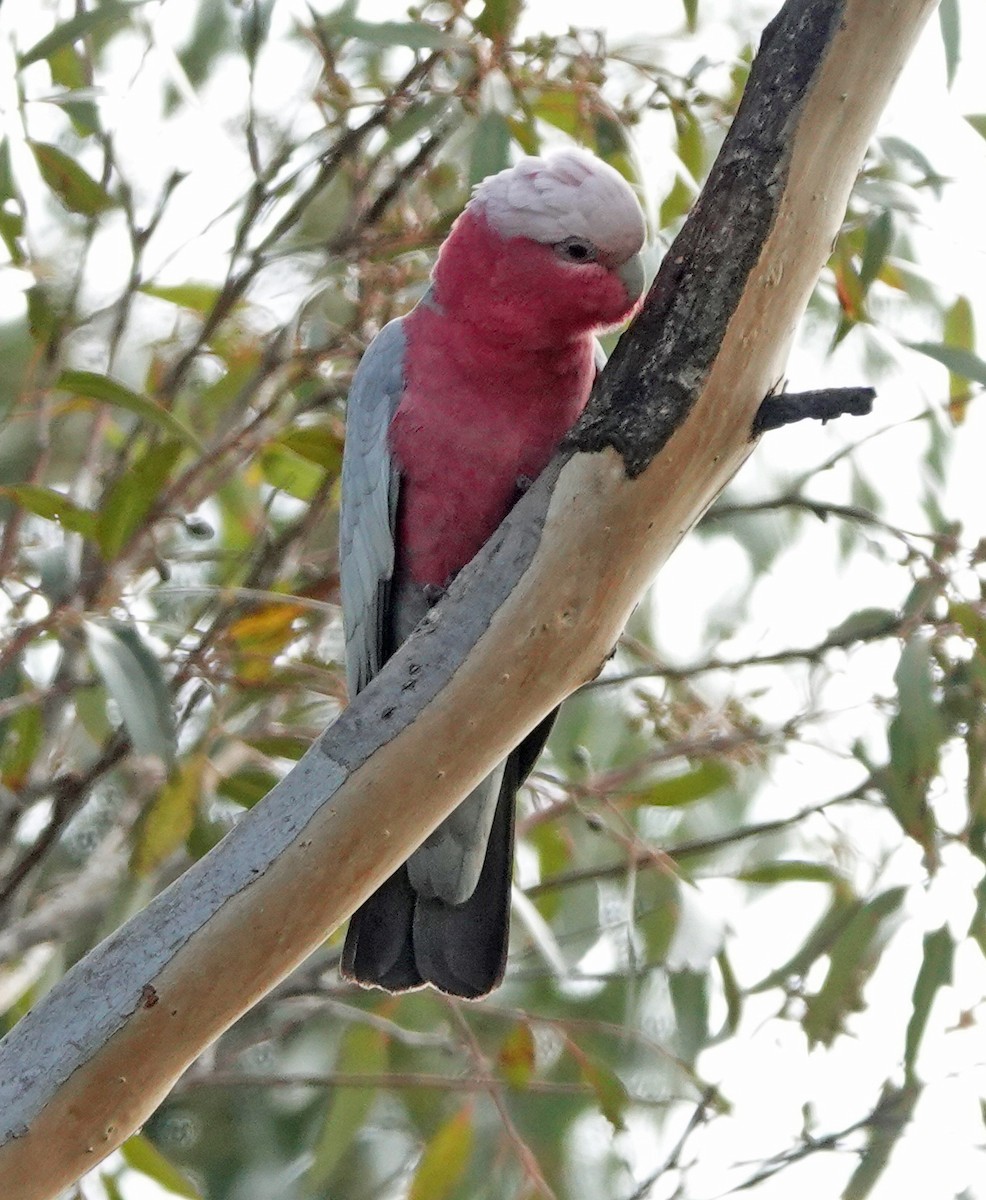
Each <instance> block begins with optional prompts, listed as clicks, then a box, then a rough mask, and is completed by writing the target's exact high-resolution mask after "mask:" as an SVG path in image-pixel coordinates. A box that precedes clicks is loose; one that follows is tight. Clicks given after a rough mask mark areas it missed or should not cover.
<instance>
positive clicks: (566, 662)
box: [0, 0, 935, 1200]
mask: <svg viewBox="0 0 986 1200" xmlns="http://www.w3.org/2000/svg"><path fill="white" fill-rule="evenodd" d="M934 7H935V4H934V0H899V2H896V3H895V2H894V0H845V2H844V3H841V2H838V0H789V3H788V4H786V5H785V7H784V9H783V10H782V12H781V14H780V15H779V17H778V18H777V19H776V20H775V21H774V22H772V24H771V26H770V27H769V28H768V30H767V32H766V33H765V36H764V46H763V52H762V53H761V55H760V56H759V57H758V59H757V62H756V63H755V65H754V68H753V71H752V73H751V79H750V84H749V86H748V89H747V94H746V97H745V98H744V102H743V106H742V108H741V111H740V113H739V115H738V116H737V119H736V121H735V123H734V126H733V130H732V131H731V134H730V137H729V138H728V139H727V142H726V144H725V145H724V147H723V151H722V154H721V155H720V158H719V159H718V160H717V164H716V168H715V170H714V172H713V175H712V177H711V178H710V181H709V184H708V186H707V188H706V190H705V192H704V193H703V197H702V199H701V201H700V202H699V204H698V205H697V206H696V210H695V212H694V213H693V214H692V216H691V218H690V219H689V222H688V223H687V225H686V228H685V230H684V231H683V233H682V235H681V236H680V237H679V238H678V239H677V240H676V242H675V244H674V246H673V247H672V248H671V250H670V252H669V254H668V256H667V258H666V260H665V263H664V265H663V266H662V269H661V273H660V275H659V277H658V280H657V282H656V284H655V287H654V289H653V290H652V293H651V296H650V298H649V300H648V305H647V308H646V309H645V312H644V313H643V314H642V316H641V318H640V319H639V320H638V321H637V322H636V323H635V326H634V328H633V330H632V331H631V332H630V334H628V335H627V337H626V338H624V340H623V341H622V342H621V344H620V347H619V348H618V350H617V352H616V354H615V355H614V359H613V362H612V364H611V366H610V367H609V368H608V369H607V371H606V372H605V373H604V376H603V377H602V379H601V381H600V387H599V388H598V389H597V394H595V395H594V397H593V400H592V402H591V405H590V409H589V411H588V413H587V416H586V418H585V419H584V420H583V421H582V422H580V425H579V427H578V428H577V429H576V431H575V432H574V433H573V435H572V437H571V438H570V439H569V443H568V445H567V446H566V448H565V450H564V451H563V452H562V453H560V454H559V456H558V457H557V458H556V460H555V461H554V462H553V463H552V465H551V466H550V467H549V468H548V470H547V472H546V473H545V475H544V476H543V477H542V478H541V479H539V480H538V482H537V483H536V484H535V486H534V487H533V488H532V489H531V491H530V492H529V493H528V495H527V496H526V497H525V498H524V500H523V501H522V502H521V504H520V505H518V507H517V508H516V509H515V510H514V511H513V513H511V515H510V517H509V518H508V519H507V521H506V522H505V523H504V525H503V526H502V527H501V529H500V530H499V531H498V533H497V534H496V535H495V536H494V538H493V539H492V541H491V542H490V544H489V545H488V546H487V547H486V549H485V550H484V552H483V553H482V554H481V555H480V556H479V558H478V559H477V560H476V562H475V563H474V564H472V565H471V566H470V567H469V568H467V570H466V571H464V572H463V573H462V575H461V576H460V577H459V579H458V580H457V581H456V584H455V586H454V587H453V589H452V590H451V592H450V594H449V596H448V597H447V598H446V600H444V601H443V602H442V604H441V605H440V606H439V607H438V608H437V609H435V610H434V612H433V614H432V616H431V617H430V618H429V619H428V621H427V622H426V623H425V624H424V626H423V627H422V628H421V629H420V630H419V631H418V632H417V633H416V634H415V635H414V636H413V637H412V638H411V639H410V640H409V641H408V642H407V643H406V644H405V646H404V647H402V649H401V651H400V653H399V654H398V655H397V656H396V657H395V658H394V659H393V660H392V661H391V662H390V663H389V664H388V666H387V667H386V669H385V670H384V671H383V672H382V673H381V674H380V675H379V676H378V677H377V678H376V679H375V680H373V682H372V683H371V685H370V686H369V687H368V688H367V689H366V690H365V691H364V692H363V693H361V694H360V696H359V697H358V698H357V699H356V701H355V702H354V703H353V705H352V706H351V707H350V708H349V709H347V710H346V712H345V713H344V714H343V715H342V716H341V717H340V719H339V720H338V721H337V722H336V723H335V724H334V725H333V726H332V727H331V728H330V729H329V730H328V731H327V732H326V733H325V735H324V736H323V737H322V738H321V739H319V741H318V742H317V743H316V744H315V745H314V746H313V747H312V749H311V750H310V751H309V752H308V754H306V755H305V757H304V758H303V759H302V760H301V762H299V763H298V764H297V766H296V767H295V768H294V769H293V770H292V771H291V772H290V774H289V775H288V776H286V777H285V779H284V780H283V781H282V782H281V783H280V784H279V785H278V786H277V787H276V788H275V789H274V790H273V792H271V794H270V795H269V796H268V797H267V798H266V799H265V800H264V802H263V803H262V804H260V805H258V806H257V807H256V808H254V809H253V810H252V811H251V812H249V813H247V814H246V815H245V816H244V817H243V819H242V821H241V822H240V823H239V825H238V826H237V827H236V829H235V830H234V831H233V832H232V833H231V834H230V835H229V836H228V837H227V838H226V839H225V840H224V841H223V842H222V843H221V844H220V845H219V846H218V847H216V849H215V850H214V851H213V852H212V853H211V854H209V855H208V856H207V857H206V858H205V859H203V860H202V861H201V862H199V863H198V864H196V865H195V866H194V867H193V868H192V869H190V870H189V871H188V872H187V873H186V874H185V875H184V876H183V877H182V878H181V879H180V880H178V881H177V882H176V883H175V884H173V885H172V886H171V887H170V888H169V889H168V890H167V891H165V892H164V893H162V894H161V895H160V896H159V897H157V898H156V899H155V900H154V901H153V902H152V903H151V904H150V905H148V907H147V908H146V909H145V910H144V911H143V912H141V913H140V914H138V916H136V917H135V918H134V919H133V920H131V921H130V922H128V923H127V925H125V926H124V927H123V928H122V929H120V930H119V931H118V932H117V933H116V934H114V935H113V936H112V937H111V938H109V939H108V940H107V941H105V942H104V943H102V944H101V945H100V946H98V947H97V948H96V949H95V950H94V951H93V952H92V953H91V954H90V955H89V956H88V957H87V958H86V959H84V960H83V961H82V962H81V963H79V964H78V965H77V966H76V967H75V968H73V970H72V971H71V972H69V974H68V975H66V977H65V978H64V979H63V980H62V981H61V982H60V983H59V984H58V986H57V987H56V988H54V989H53V991H52V992H51V993H50V994H49V995H48V996H46V997H45V998H44V1000H42V1001H41V1002H40V1003H39V1004H38V1005H37V1006H36V1008H35V1009H34V1010H32V1012H31V1013H29V1014H28V1015H27V1016H26V1017H24V1018H23V1020H22V1021H21V1022H20V1023H19V1024H18V1025H17V1026H16V1027H15V1028H14V1029H13V1030H12V1031H11V1033H10V1034H9V1035H8V1036H7V1038H6V1039H4V1041H3V1042H2V1043H0V1181H2V1192H3V1195H5V1196H11V1197H14V1196H16V1197H17V1200H49V1198H51V1197H54V1196H55V1195H56V1194H57V1192H58V1190H59V1189H60V1188H62V1187H65V1186H66V1185H68V1184H70V1183H72V1182H73V1181H74V1180H75V1179H77V1178H78V1177H79V1176H80V1175H81V1174H82V1173H83V1172H85V1171H86V1170H88V1169H89V1168H91V1167H92V1166H94V1165H95V1164H96V1163H97V1162H98V1161H99V1160H100V1158H102V1157H103V1156H104V1155H105V1154H107V1153H109V1151H110V1150H112V1149H113V1148H114V1147H115V1146H117V1145H119V1143H120V1142H121V1141H123V1140H124V1139H125V1138H126V1137H127V1136H128V1135H129V1134H130V1133H131V1132H132V1131H133V1130H134V1129H135V1128H137V1126H138V1125H139V1124H140V1123H141V1121H143V1120H144V1119H145V1118H146V1117H147V1116H148V1115H149V1114H150V1113H151V1112H152V1111H153V1110H154V1108H155V1107H156V1105H157V1104H158V1103H159V1102H160V1100H161V1099H162V1098H163V1097H164V1096H165V1095H166V1094H167V1092H168V1090H169V1088H170V1087H171V1085H172V1084H173V1082H174V1081H175V1079H176V1078H177V1077H178V1076H179V1075H180V1074H181V1072H182V1071H183V1070H184V1069H185V1067H186V1066H187V1065H188V1064H189V1063H190V1062H191V1061H192V1060H193V1059H194V1058H195V1057H196V1056H197V1055H198V1054H199V1053H200V1052H201V1051H202V1050H203V1049H204V1048H205V1047H206V1046H207V1045H208V1044H209V1043H210V1042H211V1041H212V1040H213V1039H214V1038H215V1037H217V1036H218V1035H219V1034H220V1033H221V1032H222V1031H223V1030H224V1029H225V1028H226V1027H227V1026H229V1025H230V1024H231V1023H232V1022H233V1021H234V1020H235V1019H236V1018H237V1017H238V1016H239V1015H240V1014H242V1013H243V1012H244V1011H245V1010H246V1009H248V1008H249V1007H250V1006H251V1005H252V1004H253V1003H255V1002H256V1001H257V1000H258V999H259V998H260V997H261V996H263V995H264V994H265V993H266V992H267V991H269V990H270V989H271V988H272V987H274V986H275V984H277V983H278V981H279V980H281V979H282V978H283V977H284V976H285V975H286V974H287V973H288V972H289V971H290V970H291V969H292V968H293V967H294V966H296V965H297V964H298V963H299V962H300V961H301V960H302V959H303V958H304V957H305V956H306V955H307V954H308V953H309V952H310V951H311V950H312V949H314V948H315V947H316V946H317V945H319V944H320V943H321V942H322V941H323V939H324V938H325V936H326V935H327V933H328V932H329V931H330V930H331V929H333V928H334V927H335V926H337V925H338V924H339V923H340V922H341V921H343V920H344V919H345V918H346V917H347V916H348V915H349V913H351V912H352V911H353V909H354V908H355V907H356V906H357V905H358V904H360V903H361V902H362V900H363V899H364V898H365V897H366V896H367V895H368V894H369V893H370V892H371V891H372V890H373V889H374V888H375V887H376V886H377V885H378V884H379V883H380V882H381V881H382V880H383V879H384V878H385V877H386V876H387V875H389V874H390V873H391V872H392V871H393V870H394V869H395V868H396V867H397V865H398V864H399V863H401V862H402V861H403V860H404V859H405V858H406V857H407V856H408V854H409V853H410V851H411V850H412V849H414V848H415V847H416V846H417V845H418V844H419V843H420V842H421V840H422V839H423V837H424V836H425V835H426V834H427V833H428V832H429V831H430V830H431V829H432V828H433V827H434V826H435V825H436V824H437V823H438V822H439V821H440V820H441V819H442V818H443V817H445V816H446V815H447V813H448V812H449V811H450V810H451V809H452V808H453V807H454V805H455V804H456V803H457V802H458V801H459V799H460V798H461V797H462V796H464V795H465V794H466V792H467V791H468V790H469V789H470V787H471V786H472V785H473V784H474V783H476V782H477V781H478V780H479V779H480V778H482V776H483V775H485V774H486V773H487V771H489V769H490V768H491V767H492V766H493V764H494V763H496V762H497V761H499V760H500V759H501V758H502V757H503V756H504V755H505V754H506V753H507V751H508V750H509V749H510V748H511V747H512V746H513V745H515V744H516V743H517V741H518V740H519V739H520V738H521V737H522V736H523V735H524V734H525V733H526V732H527V731H528V730H530V729H531V728H532V727H533V726H534V725H535V724H536V723H537V721H538V720H540V719H541V717H543V716H544V715H545V714H546V713H547V712H548V711H549V710H550V709H551V708H553V707H554V705H556V704H557V703H558V702H559V700H561V699H562V698H563V697H564V696H566V695H567V694H569V693H570V692H571V691H572V690H574V689H575V688H576V687H577V686H578V685H579V684H581V683H582V682H584V681H585V680H587V679H589V678H591V677H592V676H593V675H594V674H595V673H596V672H597V671H598V670H599V667H600V665H601V664H602V662H603V661H604V659H605V656H606V655H607V653H608V652H609V651H610V649H611V648H612V646H613V644H614V643H615V641H616V639H617V638H618V636H619V634H620V632H621V630H622V628H623V624H624V622H625V621H626V618H627V616H628V615H629V613H630V611H631V610H632V608H633V606H634V605H635V604H636V602H637V600H638V599H639V597H640V595H641V593H642V592H643V590H644V588H645V587H646V586H647V584H648V583H649V582H650V581H651V579H652V578H653V576H654V573H655V572H656V571H657V569H658V567H659V566H660V565H661V563H662V562H663V561H664V560H665V559H666V558H667V556H668V555H669V554H670V553H671V551H672V550H673V549H674V547H675V546H676V545H677V543H678V542H679V541H680V540H681V538H682V537H683V536H684V534H685V533H686V532H687V530H688V529H689V528H690V527H691V526H692V525H693V524H694V523H695V521H696V520H697V519H698V518H699V516H700V515H701V514H702V512H703V511H704V510H705V509H706V507H707V506H708V504H709V503H710V502H711V501H712V500H713V499H714V497H715V496H716V494H717V493H718V492H719V491H720V489H721V488H722V487H723V486H724V485H725V483H726V482H727V481H728V480H729V478H730V477H731V476H732V475H733V473H734V472H735V470H736V469H737V468H738V467H739V465H740V464H741V463H742V462H743V460H744V459H745V458H746V456H747V455H748V454H749V453H750V450H751V448H752V446H753V441H752V438H751V435H750V429H751V424H752V421H753V418H754V416H755V414H756V412H757V409H758V407H759V405H760V402H761V400H762V399H763V397H764V396H765V395H766V394H767V393H768V392H769V391H770V390H771V389H772V388H773V387H775V386H776V385H777V384H778V382H779V381H780V379H781V378H782V375H783V370H784V363H785V360H786V357H787V352H788V347H789V344H790V341H791V338H792V337H793V334H794V331H795V329H796V326H797V323H798V321H799V319H800V318H801V315H802V313H803V311H804V308H805V305H806V303H807V300H808V297H809V295H810V292H811V289H812V287H813V285H814V282H815V280H816V278H817V275H818V272H819V270H820V269H821V267H822V265H823V264H824V262H825V260H826V258H827V257H828V253H829V249H830V246H831V243H832V239H833V237H834V235H835V232H836V230H837V229H838V226H839V223H840V221H841V219H842V216H843V213H844V211H845V205H846V200H847V197H848V194H849V189H850V187H851V185H852V182H853V179H854V177H855V174H856V172H857V170H858V168H859V164H860V162H861V160H862V157H863V153H864V150H865V148H866V144H867V142H868V140H869V138H870V136H871V135H872V133H873V130H874V128H875V125H876V121H877V118H878V116H879V114H880V112H881V110H882V108H883V106H884V103H885V101H886V98H887V95H888V92H889V90H890V87H891V85H892V83H893V81H894V79H895V78H896V76H897V74H898V72H899V70H900V67H901V65H902V64H903V61H904V59H905V57H906V55H907V53H908V51H909V50H910V48H911V45H912V44H913V41H914V39H915V38H916V36H917V34H918V32H919V31H920V28H921V26H922V25H923V23H924V21H925V20H926V18H927V17H928V15H929V14H930V13H931V12H932V11H933V9H934Z"/></svg>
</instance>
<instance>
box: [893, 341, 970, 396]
mask: <svg viewBox="0 0 986 1200" xmlns="http://www.w3.org/2000/svg"><path fill="white" fill-rule="evenodd" d="M904 344H905V345H906V346H909V347H910V348H911V349H912V350H917V352H918V353H919V354H924V355H926V356H927V357H928V358H933V359H934V360H935V362H939V363H941V364H942V366H943V367H948V369H949V371H950V372H951V373H952V374H953V375H962V376H963V377H964V378H965V379H972V380H974V381H975V382H976V383H981V384H983V386H984V387H986V362H984V361H983V360H982V359H981V358H979V356H978V355H976V354H973V353H972V352H971V351H969V350H963V349H962V348H961V347H959V346H946V345H944V344H943V343H941V342H905V343H904Z"/></svg>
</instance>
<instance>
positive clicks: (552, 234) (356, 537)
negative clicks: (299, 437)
mask: <svg viewBox="0 0 986 1200" xmlns="http://www.w3.org/2000/svg"><path fill="white" fill-rule="evenodd" d="M643 240H644V221H643V216H642V214H641V211H640V206H639V205H638V203H637V201H636V199H635V197H634V194H633V192H632V191H631V189H630V188H629V186H628V185H627V184H626V183H625V181H624V180H623V179H622V178H621V176H620V175H619V174H617V172H616V171H614V170H613V169H612V168H611V167H609V166H607V165H606V164H605V163H603V162H601V161H599V160H598V159H595V158H592V157H591V156H589V155H587V154H584V153H581V152H576V151H568V152H564V153H560V154H556V155H554V156H551V157H548V158H543V159H542V158H525V159H522V160H521V161H520V162H519V163H518V164H517V165H516V166H514V167H511V168H509V169H508V170H505V171H501V172H500V173H499V174H498V175H493V176H491V177H490V178H488V179H486V180H484V181H483V182H482V183H481V184H480V185H479V186H478V187H477V188H476V191H475V194H474V195H473V198H472V200H471V201H470V203H469V204H468V206H467V207H466V209H465V211H464V212H463V213H462V215H461V216H460V217H459V218H458V220H457V221H456V222H455V225H454V226H453V227H452V230H451V232H450V233H449V236H448V237H447V239H446V240H445V242H444V244H443V245H442V247H441V250H440V251H439V255H438V261H437V263H436V265H435V269H434V272H433V275H432V282H431V286H430V288H429V289H428V291H427V293H426V294H425V296H424V298H423V299H422V300H421V301H420V303H419V304H418V305H417V306H416V307H415V308H414V309H413V310H412V311H411V312H410V313H409V314H408V315H407V316H406V317H403V318H401V319H400V320H396V321H392V322H391V323H390V324H389V325H387V326H386V327H385V328H384V329H382V330H381V332H380V333H379V335H378V336H377V337H376V338H375V339H374V340H373V342H372V343H371V345H370V346H369V348H368V350H367V351H366V354H365V355H364V356H363V360H362V362H361V363H360V365H359V368H358V370H357V371H356V375H355V377H354V379H353V384H352V389H351V391H350V395H349V409H348V415H347V421H346V452H345V458H344V463H343V474H342V514H341V529H340V579H341V591H342V608H343V623H344V627H345V637H346V668H347V676H348V681H349V690H350V694H351V695H355V694H356V693H357V692H359V691H360V690H361V689H362V688H363V687H365V686H366V684H367V683H368V682H369V680H370V679H372V677H373V676H374V675H375V674H376V673H377V672H378V671H379V670H380V668H381V667H382V666H383V664H384V663H385V662H386V660H387V658H388V657H389V656H390V655H391V654H392V653H393V652H394V650H395V649H396V648H397V646H398V645H399V644H400V643H401V642H402V641H404V639H405V638H407V637H408V636H409V634H410V633H411V631H412V630H413V629H414V627H415V625H417V623H418V621H419V620H420V619H421V618H422V616H423V615H424V614H425V613H426V612H427V610H428V608H429V606H430V605H431V604H433V603H434V602H435V601H436V600H437V599H438V598H439V597H440V596H441V594H442V592H443V590H444V589H445V588H446V587H447V586H448V584H449V582H450V581H451V580H452V578H453V577H454V576H455V575H456V573H457V572H458V571H459V570H461V568H462V567H464V566H465V564H466V563H467V562H468V561H469V560H470V559H471V558H472V557H473V556H474V555H475V554H476V552H477V551H478V550H479V549H480V547H481V546H482V545H483V543H484V542H485V541H486V540H487V538H489V536H490V534H492V533H493V531H494V530H495V529H496V527H497V526H498V525H499V523H500V522H501V521H502V520H503V518H504V516H505V515H506V514H507V512H508V511H509V510H510V508H511V507H512V506H513V504H514V503H515V502H516V500H517V499H518V497H519V496H520V495H521V493H522V491H523V489H524V487H525V486H526V483H527V482H529V481H530V480H533V479H534V478H535V477H536V476H537V475H538V474H539V473H540V472H541V470H542V469H543V468H544V467H545V466H546V465H547V463H548V461H549V459H550V458H551V456H552V454H553V453H554V451H555V449H556V448H557V446H558V444H559V442H560V441H561V439H562V437H563V436H564V435H565V433H566V432H567V431H568V430H569V429H570V428H571V426H572V424H573V423H574V422H575V420H576V418H577V417H578V416H579V414H580V413H581V412H582V409H583V408H584V406H585V403H586V400H587V399H588V397H589V392H590V389H591V387H592V383H593V380H594V378H595V375H596V370H597V367H598V359H597V355H598V353H599V347H598V343H597V342H596V340H595V337H594V333H595V332H596V331H598V330H600V329H605V328H607V327H611V326H613V325H616V324H618V323H619V322H621V321H622V320H624V319H625V318H626V317H627V316H628V315H629V314H630V313H631V312H632V311H633V309H634V307H635V305H636V303H637V301H638V300H639V298H640V296H641V293H642V291H643V283H644V277H643V270H642V267H641V262H640V254H639V252H640V249H641V247H642V245H643ZM550 726H551V718H549V719H548V720H546V721H544V722H542V724H541V725H540V726H538V727H537V728H536V729H535V730H533V731H532V732H531V733H530V734H529V735H528V736H527V738H525V739H524V741H523V742H521V744H520V745H519V746H518V747H517V748H516V749H515V750H514V751H513V752H512V753H511V754H510V755H509V757H508V758H507V759H506V760H505V761H504V762H502V763H501V764H500V765H499V766H498V767H497V768H496V769H495V770H494V771H493V772H492V773H491V774H490V775H489V776H487V778H486V779H484V780H483V782H482V783H480V784H479V785H478V786H477V787H476V788H475V789H474V790H473V791H472V792H471V793H470V794H469V795H468V796H467V797H466V799H465V800H463V801H462V803H461V804H460V805H459V807H458V808H457V809H456V810H455V811H454V812H453V813H452V814H451V816H449V817H448V818H447V819H446V820H445V821H443V822H442V824H441V825H439V827H438V828H437V829H436V830H435V831H434V833H432V834H431V835H430V836H429V837H428V838H427V839H426V840H425V842H424V844H423V845H422V846H421V848H420V849H419V850H417V851H416V852H415V853H414V854H413V855H412V856H411V857H410V859H408V861H407V862H406V863H405V864H404V865H403V866H402V867H400V868H399V869H398V870H397V871H396V872H395V873H394V874H393V875H392V876H391V877H390V878H389V879H388V880H387V881H386V882H385V883H384V884H383V885H382V886H381V887H380V888H379V889H378V890H377V891H376V892H375V893H374V894H373V895H372V896H371V897H370V898H369V899H368V900H367V901H366V902H365V903H364V904H363V906H362V907H361V908H360V909H359V910H358V911H357V912H356V913H355V914H354V915H353V918H352V920H351V922H350V925H349V932H348V934H347V937H346V944H345V948H344V951H343V959H342V969H343V972H344V973H345V974H346V975H348V976H349V977H351V978H353V979H355V980H357V981H358V982H360V983H363V984H375V985H376V986H378V987H382V988H386V989H388V990H390V991H402V990H404V989H405V988H412V987H418V986H420V985H421V984H423V983H431V984H434V985H435V986H436V987H438V988H441V989H442V990H443V991H445V992H449V993H452V994H453V995H459V996H481V995H484V994H485V993H486V992H488V991H490V989H491V988H493V987H495V986H496V984H497V983H499V981H500V979H501V978H502V976H503V970H504V964H505V961H506V953H507V936H508V931H509V913H510V883H511V872H512V867H513V825H514V797H515V794H516V792H517V789H518V788H519V787H520V785H521V784H522V783H523V781H524V779H525V778H526V776H527V774H528V772H529V771H530V769H531V767H532V766H533V765H534V762H535V760H536V759H537V756H538V755H539V754H540V752H541V750H542V748H543V746H544V742H545V740H546V738H547V734H548V731H549V729H550ZM400 803H401V797H400V796H399V795H395V796H394V804H400Z"/></svg>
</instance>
